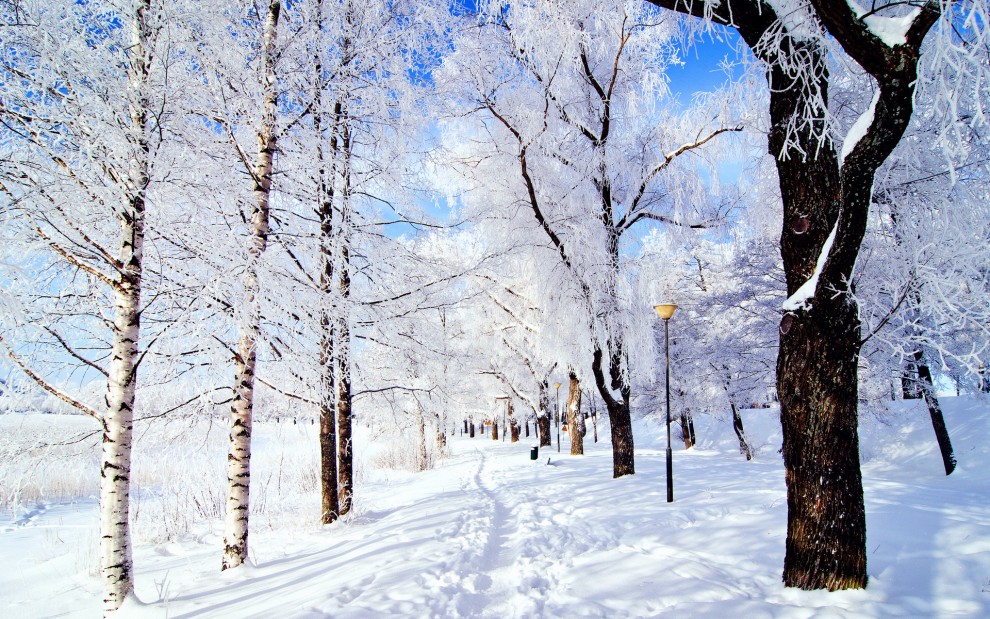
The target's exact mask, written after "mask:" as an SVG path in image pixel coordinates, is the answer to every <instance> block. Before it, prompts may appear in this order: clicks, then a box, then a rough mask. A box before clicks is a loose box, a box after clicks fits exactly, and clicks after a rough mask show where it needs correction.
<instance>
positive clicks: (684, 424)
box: [680, 412, 694, 449]
mask: <svg viewBox="0 0 990 619" xmlns="http://www.w3.org/2000/svg"><path fill="white" fill-rule="evenodd" d="M680 422H681V438H682V439H684V449H691V446H692V445H693V444H694V443H693V442H692V441H691V428H690V427H689V426H688V414H687V412H684V413H681V418H680Z"/></svg>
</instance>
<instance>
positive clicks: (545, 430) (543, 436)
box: [536, 380, 553, 447]
mask: <svg viewBox="0 0 990 619" xmlns="http://www.w3.org/2000/svg"><path fill="white" fill-rule="evenodd" d="M536 423H537V424H539V426H540V432H539V434H540V447H550V446H551V444H552V439H553V437H552V436H551V434H550V385H549V384H547V381H546V380H544V381H543V382H541V383H540V414H539V416H538V417H537V418H536Z"/></svg>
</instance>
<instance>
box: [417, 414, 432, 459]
mask: <svg viewBox="0 0 990 619" xmlns="http://www.w3.org/2000/svg"><path fill="white" fill-rule="evenodd" d="M416 426H417V429H418V430H419V440H418V441H417V442H418V444H419V454H418V457H417V459H416V470H418V471H425V470H426V469H427V467H428V465H429V459H430V456H429V453H428V452H427V450H426V420H425V419H424V415H423V410H422V409H421V408H417V410H416Z"/></svg>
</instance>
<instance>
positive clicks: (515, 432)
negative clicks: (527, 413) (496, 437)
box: [506, 400, 519, 443]
mask: <svg viewBox="0 0 990 619" xmlns="http://www.w3.org/2000/svg"><path fill="white" fill-rule="evenodd" d="M506 406H507V407H508V410H509V412H508V416H509V442H510V443H518V442H519V421H518V420H517V419H516V416H515V415H514V412H515V411H514V410H513V409H512V400H508V404H506Z"/></svg>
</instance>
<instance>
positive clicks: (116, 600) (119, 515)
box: [100, 0, 151, 614]
mask: <svg viewBox="0 0 990 619" xmlns="http://www.w3.org/2000/svg"><path fill="white" fill-rule="evenodd" d="M150 11H151V3H150V0H139V1H138V2H137V3H136V6H135V7H134V18H133V22H132V24H131V29H132V34H131V42H132V47H131V49H130V56H131V58H130V62H129V65H128V87H129V88H128V89H129V93H128V95H129V96H128V98H129V99H130V101H129V103H128V108H129V109H128V113H129V116H130V131H129V135H128V142H129V147H130V148H131V149H132V152H133V156H132V157H131V160H130V168H129V170H128V182H127V193H128V203H127V205H126V206H125V208H124V209H123V210H122V212H121V214H120V254H119V258H118V265H119V267H120V269H119V279H118V280H117V281H116V282H115V284H114V291H113V292H114V317H113V341H112V344H111V353H110V365H109V368H108V372H107V374H108V380H107V393H106V404H107V409H106V412H105V413H104V415H105V416H104V418H103V419H102V420H101V421H102V425H103V450H102V451H103V453H102V466H101V470H100V571H101V577H102V579H103V591H104V597H103V610H104V613H105V614H106V613H110V612H113V611H115V610H117V609H118V608H120V606H121V604H123V602H124V600H125V599H126V598H127V596H128V595H130V594H131V593H132V592H133V590H134V582H133V578H134V575H133V552H132V545H131V529H130V489H131V485H130V476H131V446H132V441H133V430H134V404H135V401H134V400H135V398H134V396H135V388H136V386H137V369H138V368H137V365H138V342H139V336H140V327H141V284H142V274H143V273H142V269H143V258H144V226H145V193H146V191H147V188H148V183H149V178H150V171H149V167H150V147H149V142H148V135H147V120H148V107H149V106H148V94H147V82H148V71H149V67H148V62H147V53H148V50H147V45H148V43H149V39H150V28H149V26H148V20H149V19H150V15H149V13H150Z"/></svg>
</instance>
